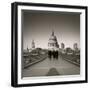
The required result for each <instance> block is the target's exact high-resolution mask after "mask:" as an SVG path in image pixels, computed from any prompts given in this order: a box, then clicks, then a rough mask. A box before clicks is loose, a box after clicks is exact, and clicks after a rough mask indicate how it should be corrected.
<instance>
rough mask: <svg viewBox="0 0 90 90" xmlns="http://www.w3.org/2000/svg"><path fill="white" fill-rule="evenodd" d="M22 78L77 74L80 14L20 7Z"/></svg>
mask: <svg viewBox="0 0 90 90" xmlns="http://www.w3.org/2000/svg"><path fill="white" fill-rule="evenodd" d="M22 38H23V39H22V78H23V77H34V76H55V75H59V76H62V75H78V74H80V13H65V12H50V11H49V12H48V11H30V10H22Z"/></svg>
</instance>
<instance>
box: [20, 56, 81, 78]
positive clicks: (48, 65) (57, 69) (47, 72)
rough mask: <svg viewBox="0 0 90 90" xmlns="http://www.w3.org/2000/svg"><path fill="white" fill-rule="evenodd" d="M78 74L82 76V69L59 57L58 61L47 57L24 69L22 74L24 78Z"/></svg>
mask: <svg viewBox="0 0 90 90" xmlns="http://www.w3.org/2000/svg"><path fill="white" fill-rule="evenodd" d="M76 74H80V67H79V66H77V65H75V64H72V63H70V62H68V61H66V60H63V58H62V57H61V56H59V57H58V59H53V58H52V59H49V58H48V57H47V58H46V59H44V60H42V61H40V62H38V63H36V64H33V65H31V66H30V67H28V68H26V69H23V72H22V76H23V77H32V76H52V75H76Z"/></svg>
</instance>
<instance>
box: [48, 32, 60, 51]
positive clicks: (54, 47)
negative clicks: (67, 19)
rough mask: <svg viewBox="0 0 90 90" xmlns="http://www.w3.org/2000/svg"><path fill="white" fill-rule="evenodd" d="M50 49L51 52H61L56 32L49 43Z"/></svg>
mask: <svg viewBox="0 0 90 90" xmlns="http://www.w3.org/2000/svg"><path fill="white" fill-rule="evenodd" d="M48 49H49V50H51V51H54V50H55V51H56V50H59V44H58V41H57V37H56V36H55V35H54V31H53V32H52V34H51V36H50V38H49V41H48Z"/></svg>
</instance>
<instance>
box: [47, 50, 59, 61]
mask: <svg viewBox="0 0 90 90" xmlns="http://www.w3.org/2000/svg"><path fill="white" fill-rule="evenodd" d="M48 57H49V59H50V60H51V58H53V59H58V51H57V50H56V51H50V50H49V51H48Z"/></svg>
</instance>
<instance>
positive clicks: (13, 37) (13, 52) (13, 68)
mask: <svg viewBox="0 0 90 90" xmlns="http://www.w3.org/2000/svg"><path fill="white" fill-rule="evenodd" d="M15 48H17V4H16V3H11V86H13V87H17V86H18V85H17V49H15Z"/></svg>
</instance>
